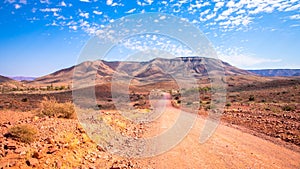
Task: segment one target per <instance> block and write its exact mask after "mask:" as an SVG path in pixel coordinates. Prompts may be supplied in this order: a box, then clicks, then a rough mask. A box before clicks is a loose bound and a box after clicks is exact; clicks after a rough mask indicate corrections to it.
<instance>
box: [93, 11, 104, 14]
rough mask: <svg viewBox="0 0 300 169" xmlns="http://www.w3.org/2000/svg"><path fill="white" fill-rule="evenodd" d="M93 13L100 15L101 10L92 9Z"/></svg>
mask: <svg viewBox="0 0 300 169" xmlns="http://www.w3.org/2000/svg"><path fill="white" fill-rule="evenodd" d="M93 13H94V14H96V15H101V14H102V13H103V12H101V11H96V10H94V11H93Z"/></svg>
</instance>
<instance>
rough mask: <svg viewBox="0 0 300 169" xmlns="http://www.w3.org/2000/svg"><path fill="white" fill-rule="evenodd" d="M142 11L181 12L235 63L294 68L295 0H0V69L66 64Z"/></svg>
mask: <svg viewBox="0 0 300 169" xmlns="http://www.w3.org/2000/svg"><path fill="white" fill-rule="evenodd" d="M147 12H161V13H166V14H171V15H174V16H177V17H181V18H185V19H187V21H189V22H191V23H193V24H194V25H195V26H196V27H198V28H199V29H200V30H201V31H202V32H203V33H204V34H205V35H206V36H207V38H208V39H209V40H210V41H211V42H212V44H213V45H214V47H215V49H216V50H217V52H218V55H219V58H220V59H222V60H224V61H227V62H229V63H230V64H232V65H234V66H237V67H239V68H244V69H262V68H300V56H299V55H300V52H299V48H300V2H299V1H297V0H287V1H284V0H237V1H221V0H211V1H205V0H180V1H175V0H171V1H161V0H160V1H158V0H133V1H131V0H130V1H128V0H127V1H126V0H107V1H103V0H57V1H54V0H31V1H29V0H4V1H1V2H0V18H1V19H0V57H1V61H0V75H5V76H16V75H23V76H35V77H37V76H42V75H46V74H49V73H52V72H53V71H56V70H59V69H62V68H66V67H69V66H72V65H74V64H76V63H77V59H78V56H79V54H80V51H81V50H82V48H83V47H84V45H85V43H86V42H87V41H88V40H89V39H90V37H92V36H94V35H95V32H97V30H101V29H102V28H104V27H105V26H106V25H107V24H109V23H112V22H114V21H116V20H117V19H119V18H120V17H124V16H127V15H130V14H139V13H147Z"/></svg>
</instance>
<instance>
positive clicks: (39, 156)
mask: <svg viewBox="0 0 300 169" xmlns="http://www.w3.org/2000/svg"><path fill="white" fill-rule="evenodd" d="M32 158H36V159H41V158H43V155H42V153H41V152H37V151H35V152H34V153H33V155H32Z"/></svg>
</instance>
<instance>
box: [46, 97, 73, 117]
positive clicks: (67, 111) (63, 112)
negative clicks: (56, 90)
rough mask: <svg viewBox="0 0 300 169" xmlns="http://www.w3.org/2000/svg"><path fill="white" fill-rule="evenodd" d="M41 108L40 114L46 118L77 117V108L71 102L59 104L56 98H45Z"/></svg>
mask: <svg viewBox="0 0 300 169" xmlns="http://www.w3.org/2000/svg"><path fill="white" fill-rule="evenodd" d="M40 107H41V110H40V113H41V114H42V115H45V116H49V117H58V118H67V119H70V118H74V117H75V108H74V105H73V104H72V103H71V102H66V103H58V102H57V100H56V99H54V98H51V99H47V98H44V100H43V101H42V102H41V105H40Z"/></svg>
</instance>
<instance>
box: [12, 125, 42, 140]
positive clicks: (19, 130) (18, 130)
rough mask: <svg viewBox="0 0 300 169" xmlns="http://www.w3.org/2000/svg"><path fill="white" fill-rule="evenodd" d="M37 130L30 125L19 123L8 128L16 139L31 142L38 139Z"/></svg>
mask: <svg viewBox="0 0 300 169" xmlns="http://www.w3.org/2000/svg"><path fill="white" fill-rule="evenodd" d="M37 133H38V132H37V130H36V128H35V127H33V126H30V125H24V124H23V125H17V126H14V127H11V128H10V129H9V130H8V135H9V136H10V137H11V138H13V139H14V140H17V141H21V142H24V143H31V142H33V141H34V140H35V139H36V135H37Z"/></svg>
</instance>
